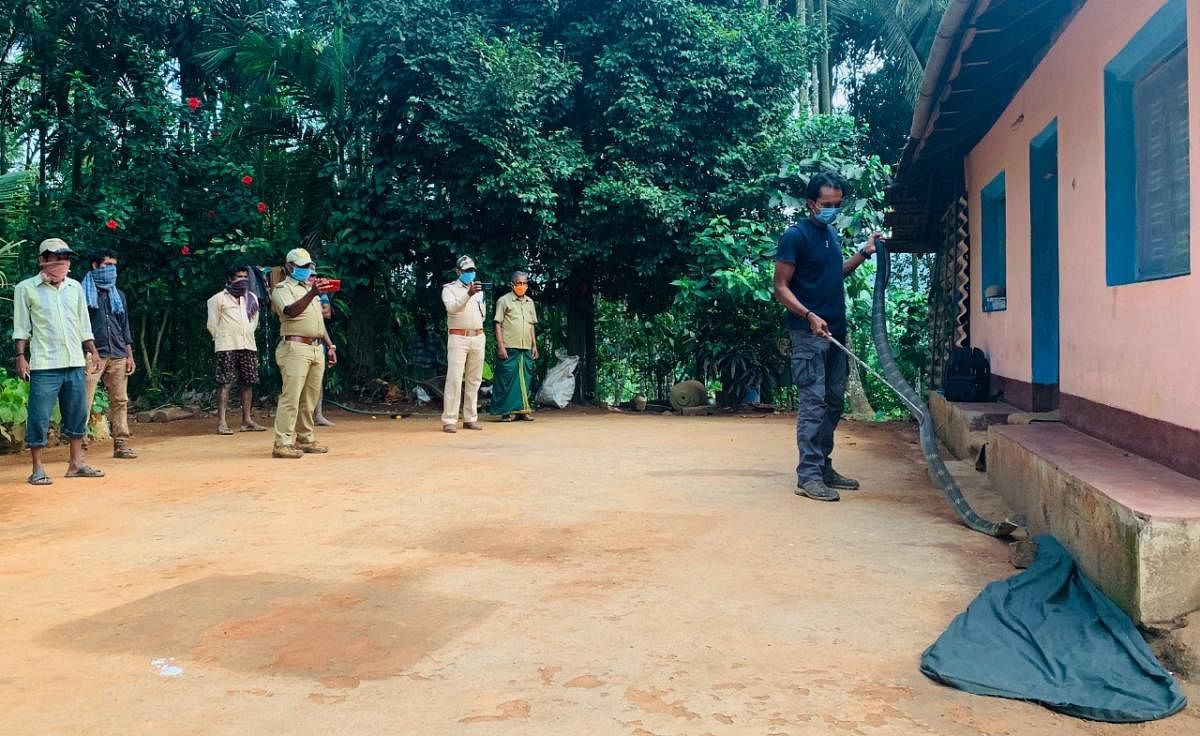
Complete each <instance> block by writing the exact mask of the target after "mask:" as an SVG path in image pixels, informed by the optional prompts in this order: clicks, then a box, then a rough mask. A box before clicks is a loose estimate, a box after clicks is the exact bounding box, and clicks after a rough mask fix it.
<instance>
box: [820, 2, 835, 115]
mask: <svg viewBox="0 0 1200 736" xmlns="http://www.w3.org/2000/svg"><path fill="white" fill-rule="evenodd" d="M821 37H822V42H821V78H820V88H821V103H820V105H821V106H820V112H821V114H822V115H829V114H830V113H832V112H833V88H832V86H831V78H830V74H829V0H821Z"/></svg>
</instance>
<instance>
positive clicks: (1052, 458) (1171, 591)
mask: <svg viewBox="0 0 1200 736" xmlns="http://www.w3.org/2000/svg"><path fill="white" fill-rule="evenodd" d="M988 475H989V476H990V478H991V480H992V483H993V485H994V486H995V488H996V490H997V491H999V493H1000V494H1001V495H1002V496H1003V497H1004V499H1005V501H1007V502H1008V504H1010V505H1011V506H1012V507H1013V508H1014V509H1015V510H1016V511H1017V512H1018V513H1021V514H1024V515H1025V517H1026V519H1027V520H1028V523H1029V529H1030V531H1031V532H1032V533H1034V534H1037V533H1041V532H1049V533H1051V534H1053V535H1055V536H1056V537H1058V539H1059V540H1061V541H1062V543H1063V544H1064V545H1066V547H1067V549H1069V550H1070V551H1071V553H1072V554H1074V555H1075V558H1076V559H1077V560H1078V561H1079V565H1080V567H1081V568H1082V569H1083V571H1084V572H1085V573H1086V574H1087V576H1088V577H1089V578H1091V580H1093V581H1094V582H1095V583H1096V584H1097V585H1099V586H1100V588H1101V589H1102V590H1103V591H1104V592H1105V593H1106V594H1107V595H1108V596H1109V597H1110V598H1111V599H1112V600H1113V601H1114V602H1115V603H1116V604H1117V605H1119V606H1120V607H1121V608H1123V609H1124V610H1125V611H1126V613H1128V614H1129V615H1130V616H1131V617H1132V618H1133V619H1134V620H1135V621H1137V622H1139V623H1151V622H1159V621H1169V620H1172V619H1175V618H1178V617H1180V616H1184V615H1186V614H1188V613H1190V612H1192V611H1195V610H1197V609H1200V481H1197V480H1195V479H1192V478H1189V477H1187V476H1184V475H1181V474H1179V473H1176V472H1175V471H1173V470H1170V469H1169V468H1166V467H1164V466H1162V465H1159V464H1158V463H1155V462H1151V461H1150V460H1146V459H1145V458H1142V457H1140V456H1137V455H1132V454H1130V453H1128V452H1125V451H1123V450H1120V449H1118V448H1116V447H1113V446H1112V445H1109V444H1106V443H1104V442H1101V441H1100V440H1097V439H1094V438H1092V437H1089V436H1087V435H1085V434H1083V433H1082V432H1079V431H1076V430H1074V429H1071V428H1070V427H1067V426H1065V425H1062V424H1032V425H1026V426H1002V425H993V426H991V427H990V428H989V430H988Z"/></svg>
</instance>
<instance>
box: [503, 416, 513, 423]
mask: <svg viewBox="0 0 1200 736" xmlns="http://www.w3.org/2000/svg"><path fill="white" fill-rule="evenodd" d="M512 420H513V418H512V414H505V415H504V416H502V417H500V421H502V422H511V421H512Z"/></svg>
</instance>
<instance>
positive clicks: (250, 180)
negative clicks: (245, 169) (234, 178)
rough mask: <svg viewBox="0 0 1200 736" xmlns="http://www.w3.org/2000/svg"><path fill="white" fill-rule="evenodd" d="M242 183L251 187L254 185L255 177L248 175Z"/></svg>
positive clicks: (243, 178)
mask: <svg viewBox="0 0 1200 736" xmlns="http://www.w3.org/2000/svg"><path fill="white" fill-rule="evenodd" d="M242 183H243V184H245V185H246V186H250V185H251V184H253V183H254V177H253V176H250V175H249V174H246V175H245V176H243V177H242Z"/></svg>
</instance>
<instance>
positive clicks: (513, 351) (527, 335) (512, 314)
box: [491, 271, 538, 422]
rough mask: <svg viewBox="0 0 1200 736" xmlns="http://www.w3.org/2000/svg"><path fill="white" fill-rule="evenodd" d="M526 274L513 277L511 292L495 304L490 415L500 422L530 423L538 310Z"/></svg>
mask: <svg viewBox="0 0 1200 736" xmlns="http://www.w3.org/2000/svg"><path fill="white" fill-rule="evenodd" d="M528 289H529V274H527V273H525V272H524V271H517V272H516V273H514V274H513V275H512V291H510V292H508V293H507V294H505V295H504V296H502V297H500V299H499V300H498V301H497V302H496V317H495V322H496V355H497V356H498V357H499V358H500V361H501V362H500V364H499V365H498V366H496V380H495V381H493V382H492V407H491V413H492V414H500V415H501V417H500V421H502V422H511V421H512V420H513V415H516V418H517V421H526V422H532V421H533V406H532V404H530V402H529V392H530V389H531V388H532V387H533V361H535V360H537V357H538V349H537V334H536V327H535V325H537V321H538V319H537V308H536V307H535V306H534V304H533V299H532V298H531V297H529V296H528V295H527V294H526V293H525V292H526V291H528Z"/></svg>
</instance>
